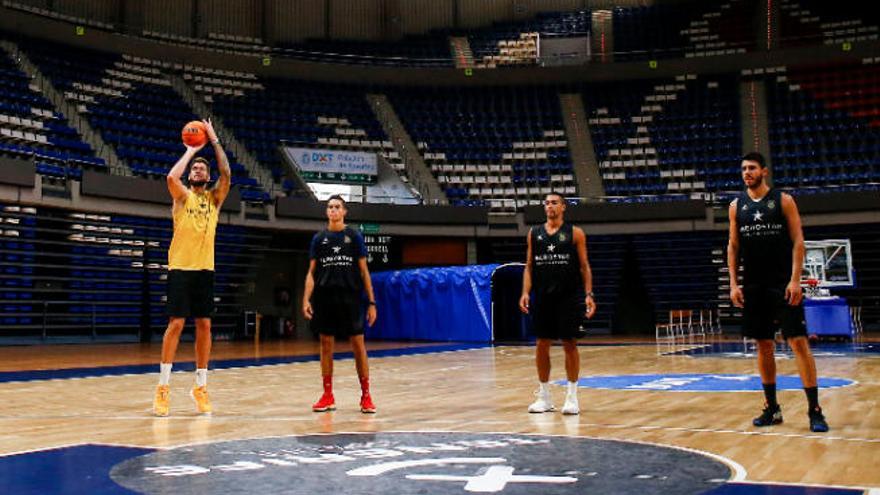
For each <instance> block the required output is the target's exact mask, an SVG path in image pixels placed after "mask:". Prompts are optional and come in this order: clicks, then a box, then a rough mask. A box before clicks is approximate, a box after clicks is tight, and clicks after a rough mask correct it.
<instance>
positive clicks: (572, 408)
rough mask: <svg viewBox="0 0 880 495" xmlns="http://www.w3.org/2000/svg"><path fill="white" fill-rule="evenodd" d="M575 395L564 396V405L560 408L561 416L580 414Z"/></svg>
mask: <svg viewBox="0 0 880 495" xmlns="http://www.w3.org/2000/svg"><path fill="white" fill-rule="evenodd" d="M580 412H581V408H580V406H578V396H577V394H565V404H563V406H562V414H580Z"/></svg>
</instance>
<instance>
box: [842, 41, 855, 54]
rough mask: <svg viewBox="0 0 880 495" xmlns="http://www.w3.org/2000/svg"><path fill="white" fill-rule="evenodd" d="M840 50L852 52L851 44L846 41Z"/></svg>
mask: <svg viewBox="0 0 880 495" xmlns="http://www.w3.org/2000/svg"><path fill="white" fill-rule="evenodd" d="M841 48H843V51H845V52H848V51H851V50H852V43H850V42H849V41H847V42H845V43H844V44H843V45H841Z"/></svg>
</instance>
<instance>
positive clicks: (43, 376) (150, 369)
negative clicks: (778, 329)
mask: <svg viewBox="0 0 880 495" xmlns="http://www.w3.org/2000/svg"><path fill="white" fill-rule="evenodd" d="M489 346H490V344H443V345H426V346H418V347H407V348H402V349H380V350H371V351H370V357H371V358H381V357H394V356H411V355H416V354H434V353H437V352H450V351H466V350H470V349H482V348H485V347H489ZM334 358H335V359H353V358H354V355H353V354H352V353H350V352H339V353H336V354H334ZM314 361H320V356H318V355H317V354H309V355H305V356H276V357H264V358H247V359H227V360H217V361H211V364H210V367H211V369H212V370H223V369H231V368H245V367H251V366H271V365H275V364H288V363H308V362H314ZM174 371H195V363H194V362H192V361H190V362H176V363H174ZM157 372H158V364H138V365H126V366H101V367H94V368H65V369H55V370H30V371H3V372H0V383H8V382H29V381H35V380H63V379H67V378H87V377H99V376H120V375H140V374H144V373H157Z"/></svg>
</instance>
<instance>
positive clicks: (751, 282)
mask: <svg viewBox="0 0 880 495" xmlns="http://www.w3.org/2000/svg"><path fill="white" fill-rule="evenodd" d="M741 169H742V178H743V182H744V183H745V185H746V190H745V191H744V192H742V193H741V194H740V195H739V198H737V199H735V200H734V201H733V202H732V203H731V204H730V209H729V211H728V215H729V217H730V240H729V242H728V244H727V269H728V272H729V274H730V300H731V301H732V302H733V304H734V305H735V306H737V307H739V308H743V335H744V336H746V337H750V338H753V339H755V340H756V341H757V345H758V369H759V371H760V373H761V383H762V384H763V386H764V397H765V398H766V404H765V407H764V410H763V412H762V413H761V415H760V416H758V417H757V418H755V419H754V421H753V423H754V425H755V426H770V425H774V424H779V423H782V410H781V408H780V407H779V403H778V402H777V401H776V360H775V356H774V350H775V347H776V343H775V341H774V338H775V334H776V331H777V330H778V329H781V330H782V334H783V336H784V337H785V338H786V339H787V340H788V344H789V346H791V349H792V351H794V354H795V358H796V360H797V367H798V371H799V372H800V376H801V381H802V382H803V384H804V391H805V392H806V394H807V402H808V403H809V418H810V430H812V431H814V432H825V431H828V424H827V423H826V422H825V417H824V416H823V414H822V409H821V408H820V407H819V392H818V387H817V379H816V361H815V359H814V358H813V354H812V352H810V344H809V342H808V341H807V331H806V325H805V324H804V308H803V305H802V303H803V290H802V289H801V285H800V281H801V270H802V269H803V264H804V234H803V231H802V230H801V217H800V215H799V214H798V209H797V205H796V204H795V202H794V199H793V198H792V197H791V196H790V195H788V194H786V193H783V192H781V191H779V190H777V189H771V188H770V186H769V185H768V184H767V181H766V179H767V176H768V174H769V171H768V170H767V167H766V164H765V162H764V157H763V156H762V155H761V154H760V153H749V154H747V155H746V156H744V157H743V159H742V165H741ZM740 266H742V269H743V273H742V276H743V286H742V287H740V286H739V283H738V280H737V269H738V267H740Z"/></svg>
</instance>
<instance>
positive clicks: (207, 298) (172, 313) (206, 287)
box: [165, 270, 214, 318]
mask: <svg viewBox="0 0 880 495" xmlns="http://www.w3.org/2000/svg"><path fill="white" fill-rule="evenodd" d="M167 290H168V301H167V304H166V307H165V312H166V313H168V316H169V317H172V318H186V317H189V316H191V317H193V318H210V317H211V314H212V313H213V312H214V272H213V271H212V270H193V271H190V270H169V271H168V284H167Z"/></svg>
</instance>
